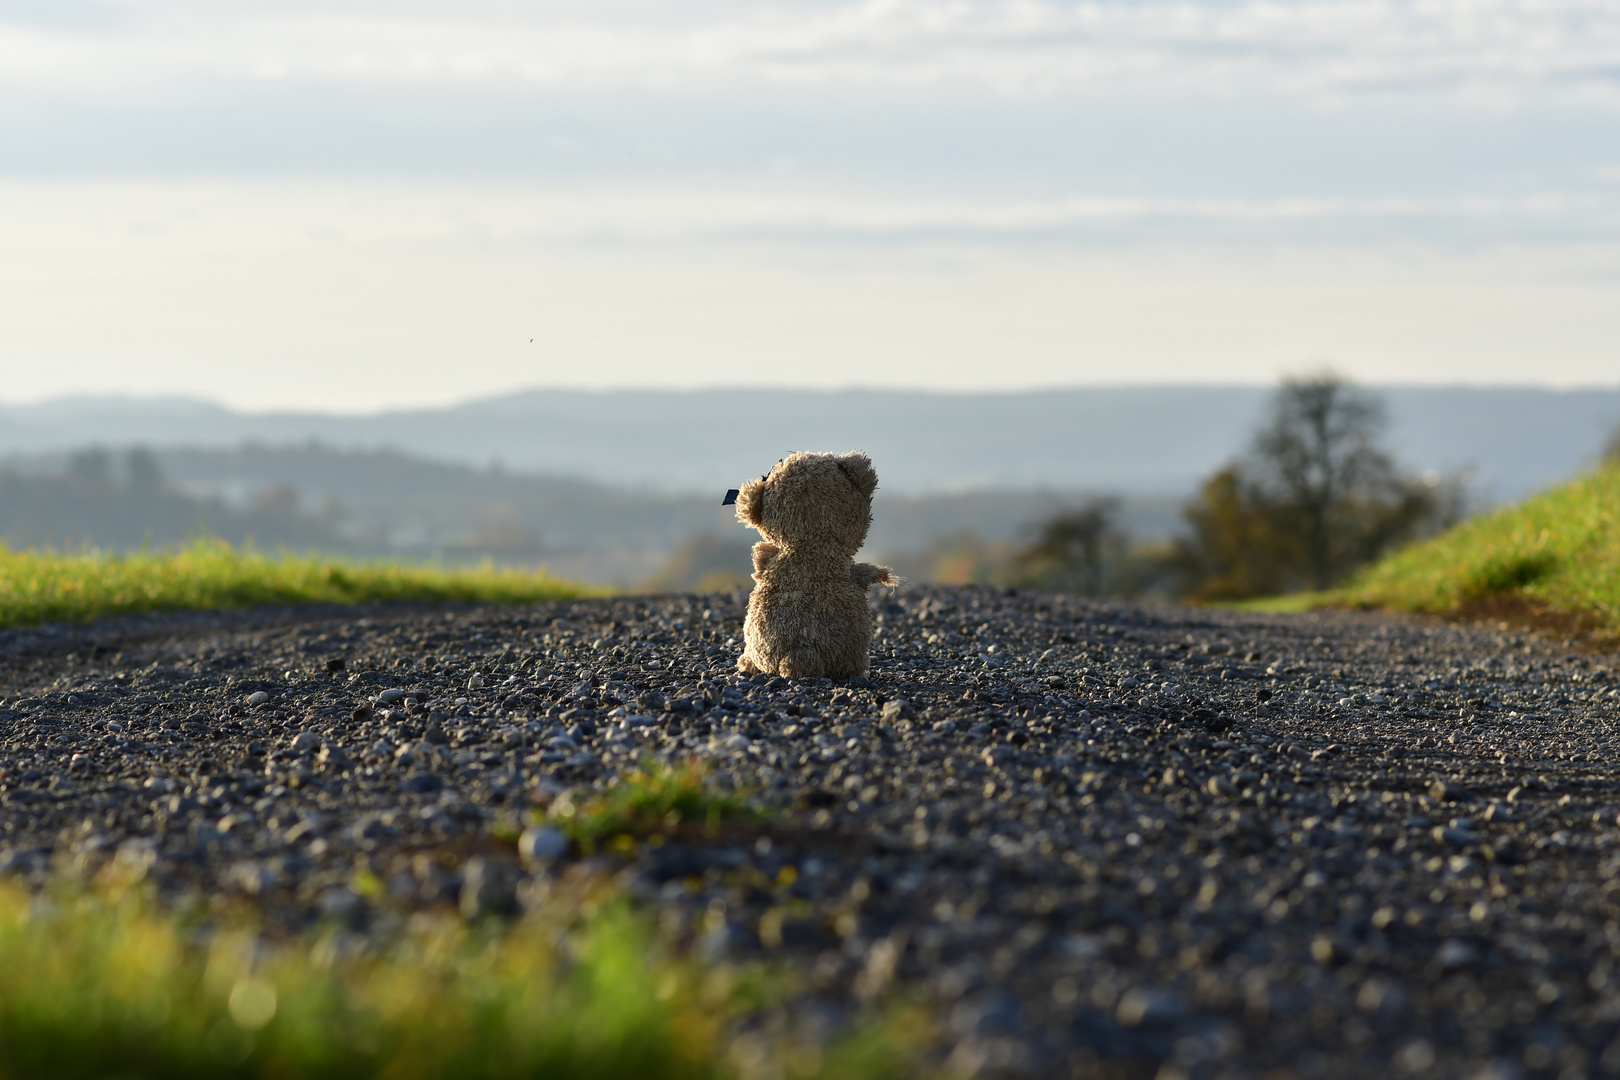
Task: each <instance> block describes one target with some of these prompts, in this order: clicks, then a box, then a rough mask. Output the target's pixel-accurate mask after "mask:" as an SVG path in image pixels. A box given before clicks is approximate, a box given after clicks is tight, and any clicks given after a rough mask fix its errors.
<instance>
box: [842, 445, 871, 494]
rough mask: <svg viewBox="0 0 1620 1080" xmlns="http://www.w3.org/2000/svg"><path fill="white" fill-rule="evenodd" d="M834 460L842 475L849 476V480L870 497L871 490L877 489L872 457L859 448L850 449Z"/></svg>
mask: <svg viewBox="0 0 1620 1080" xmlns="http://www.w3.org/2000/svg"><path fill="white" fill-rule="evenodd" d="M836 460H837V462H838V467H839V468H840V469H842V470H843V472H844V475H845V476H847V477H849V482H850V483H852V484H854V485H855V488H856V490H857V491H859V492H860V493H861V494H862V495H865V496H866V497H867V498H868V499H870V498H871V497H872V492H874V491H876V490H877V470H876V469H874V468H872V459H871V458H869V457H867V456H866V455H865V454H863V453H861V452H860V451H859V450H851V451H850V452H849V453H847V454H844V455H842V456H840V457H838V458H837V459H836Z"/></svg>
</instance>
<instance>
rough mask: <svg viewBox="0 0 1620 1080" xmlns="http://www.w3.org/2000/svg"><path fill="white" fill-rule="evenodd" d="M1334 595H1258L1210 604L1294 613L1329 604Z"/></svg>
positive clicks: (1240, 609) (1308, 593) (1239, 608)
mask: <svg viewBox="0 0 1620 1080" xmlns="http://www.w3.org/2000/svg"><path fill="white" fill-rule="evenodd" d="M1332 596H1333V594H1332V593H1327V592H1299V593H1284V594H1283V595H1282V596H1256V597H1251V598H1250V599H1248V600H1223V601H1220V602H1217V603H1212V604H1210V605H1209V606H1210V607H1221V608H1227V609H1228V610H1231V611H1258V612H1271V613H1283V614H1294V613H1297V612H1301V611H1312V610H1314V609H1316V608H1319V607H1324V606H1327V605H1329V604H1331V603H1332V599H1331V598H1332Z"/></svg>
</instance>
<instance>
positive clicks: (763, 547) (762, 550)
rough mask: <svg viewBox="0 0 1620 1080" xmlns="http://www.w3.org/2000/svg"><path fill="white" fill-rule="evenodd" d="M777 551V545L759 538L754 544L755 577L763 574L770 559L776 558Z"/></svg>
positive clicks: (769, 563)
mask: <svg viewBox="0 0 1620 1080" xmlns="http://www.w3.org/2000/svg"><path fill="white" fill-rule="evenodd" d="M777 551H778V548H777V546H776V545H775V544H773V543H771V542H770V541H768V540H761V541H760V542H759V543H757V544H755V545H754V575H755V576H756V577H757V576H758V575H760V574H763V573H764V572H765V568H766V567H767V566H769V565H771V560H772V559H774V558H776V553H777Z"/></svg>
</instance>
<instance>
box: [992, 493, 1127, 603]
mask: <svg viewBox="0 0 1620 1080" xmlns="http://www.w3.org/2000/svg"><path fill="white" fill-rule="evenodd" d="M1118 513H1119V500H1118V499H1110V498H1094V499H1088V500H1087V501H1086V502H1084V503H1082V504H1081V505H1079V506H1077V507H1075V508H1073V509H1071V510H1065V511H1062V512H1061V513H1058V514H1056V515H1054V516H1052V517H1051V518H1048V519H1047V520H1046V521H1044V522H1042V523H1041V525H1040V529H1039V532H1038V533H1037V534H1036V537H1035V542H1034V543H1033V544H1031V545H1030V546H1029V547H1027V548H1024V549H1023V550H1022V551H1020V552H1019V553H1018V555H1017V557H1016V558H1015V559H1014V561H1013V568H1012V577H1013V579H1014V580H1016V581H1018V582H1021V583H1024V584H1028V585H1031V586H1035V587H1040V588H1048V589H1056V590H1058V591H1060V592H1076V593H1079V594H1081V595H1082V596H1102V595H1104V594H1105V593H1107V592H1108V586H1109V581H1108V578H1109V571H1110V569H1111V568H1112V567H1113V566H1114V564H1116V563H1117V562H1118V561H1119V559H1120V557H1121V556H1122V555H1123V553H1124V549H1125V537H1124V534H1123V533H1121V532H1120V530H1119V528H1118V526H1117V525H1116V524H1115V518H1116V516H1117V515H1118Z"/></svg>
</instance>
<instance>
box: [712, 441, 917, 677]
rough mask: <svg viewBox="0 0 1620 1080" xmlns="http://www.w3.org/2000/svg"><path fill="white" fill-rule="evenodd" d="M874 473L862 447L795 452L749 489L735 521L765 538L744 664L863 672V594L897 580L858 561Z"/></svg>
mask: <svg viewBox="0 0 1620 1080" xmlns="http://www.w3.org/2000/svg"><path fill="white" fill-rule="evenodd" d="M876 489H877V471H876V470H875V469H873V468H872V462H871V459H869V458H868V457H867V456H866V455H865V454H863V453H860V452H859V451H854V450H852V451H850V452H849V453H847V454H843V455H838V456H835V455H833V454H805V453H798V454H792V455H790V456H788V457H785V458H783V459H782V460H781V461H779V462H777V464H776V467H775V468H774V469H772V470H771V471H770V472H768V473H766V474H765V475H764V476H762V477H760V478H759V479H758V480H750V481H748V483H746V484H744V485H743V486H742V490H741V491H740V492H737V493H736V494H735V495H733V493H731V492H728V493H727V499H728V501H729V500H730V499H731V498H733V497H735V498H736V500H737V520H738V521H740V522H742V523H743V524H744V525H751V526H753V527H754V528H755V529H758V530H759V534H760V536H762V537H764V539H763V540H761V541H760V542H759V543H757V544H755V545H754V580H755V581H756V582H758V584H757V585H756V586H755V587H754V592H753V594H752V595H751V596H749V598H748V617H747V619H746V620H744V622H743V644H744V648H743V654H742V656H741V657H740V658H738V660H737V670H739V671H741V672H742V673H743V674H744V675H753V674H757V673H759V672H762V671H763V672H767V673H769V674H772V675H781V676H783V677H784V678H788V679H822V678H825V679H847V678H850V677H851V676H854V675H861V674H864V673H865V672H866V666H867V652H868V651H869V650H870V648H871V646H872V613H871V611H870V610H869V609H868V608H867V606H866V591H867V590H868V589H869V588H871V587H872V586H873V585H876V584H883V585H896V584H899V582H898V580H897V579H896V578H895V576H894V572H893V571H891V570H890V569H889V568H888V567H887V566H873V565H872V564H870V563H858V562H856V561H855V553H856V552H857V551H859V550H860V548H861V545H862V544H864V543H865V542H866V530H867V529H869V528H870V527H871V525H872V492H873V491H874V490H876Z"/></svg>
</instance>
